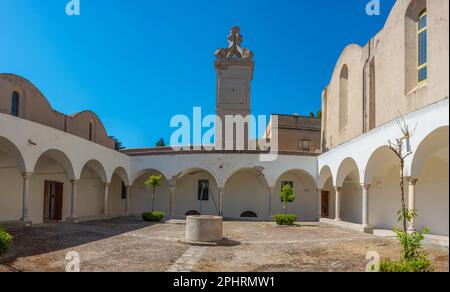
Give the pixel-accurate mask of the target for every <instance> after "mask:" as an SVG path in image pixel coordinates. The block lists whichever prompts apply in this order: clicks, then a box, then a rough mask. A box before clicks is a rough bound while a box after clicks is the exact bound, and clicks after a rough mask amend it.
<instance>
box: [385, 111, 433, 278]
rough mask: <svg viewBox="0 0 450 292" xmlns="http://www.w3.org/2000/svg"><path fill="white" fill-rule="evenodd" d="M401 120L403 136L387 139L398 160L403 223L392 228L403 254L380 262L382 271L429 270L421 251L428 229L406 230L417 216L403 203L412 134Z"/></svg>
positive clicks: (400, 219)
mask: <svg viewBox="0 0 450 292" xmlns="http://www.w3.org/2000/svg"><path fill="white" fill-rule="evenodd" d="M401 121H402V122H401V123H400V122H399V123H398V124H399V127H400V129H401V131H402V134H403V137H402V138H397V139H395V141H389V148H390V149H391V150H392V152H394V153H395V155H396V156H397V157H398V159H399V162H400V197H401V209H400V210H399V211H398V213H397V215H398V221H399V223H401V224H402V225H403V230H398V229H394V232H395V233H396V234H397V239H398V240H399V242H400V245H401V246H402V248H403V254H402V257H401V260H400V261H399V262H395V261H391V260H385V261H382V262H381V270H382V271H406V272H429V271H432V270H433V268H432V266H431V262H430V261H429V260H428V259H427V257H426V254H425V253H423V252H422V251H421V249H422V241H423V240H424V239H425V237H424V235H425V234H426V233H428V229H427V228H424V229H423V230H422V231H421V232H417V231H412V232H411V233H409V232H408V225H409V224H410V223H411V222H412V221H413V220H414V219H415V218H416V217H417V210H409V209H407V208H406V203H405V173H404V169H405V160H406V158H407V157H408V156H410V155H411V154H412V151H411V149H410V145H409V140H410V138H411V136H412V135H413V131H411V130H410V128H409V126H408V125H407V124H406V122H405V121H404V119H403V118H402V120H401Z"/></svg>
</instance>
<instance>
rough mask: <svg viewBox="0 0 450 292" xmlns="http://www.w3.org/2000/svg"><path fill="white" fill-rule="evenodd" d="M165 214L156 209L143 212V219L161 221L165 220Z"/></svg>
mask: <svg viewBox="0 0 450 292" xmlns="http://www.w3.org/2000/svg"><path fill="white" fill-rule="evenodd" d="M164 217H165V214H164V213H163V212H159V211H154V212H148V213H144V214H142V219H143V220H144V221H147V222H161V221H163V220H164Z"/></svg>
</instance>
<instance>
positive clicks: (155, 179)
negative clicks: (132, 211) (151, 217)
mask: <svg viewBox="0 0 450 292" xmlns="http://www.w3.org/2000/svg"><path fill="white" fill-rule="evenodd" d="M161 179H162V176H161V175H152V176H151V177H149V178H148V179H147V180H146V181H145V184H146V185H147V187H148V188H149V189H152V212H153V211H155V191H156V188H157V187H159V186H160V185H161Z"/></svg>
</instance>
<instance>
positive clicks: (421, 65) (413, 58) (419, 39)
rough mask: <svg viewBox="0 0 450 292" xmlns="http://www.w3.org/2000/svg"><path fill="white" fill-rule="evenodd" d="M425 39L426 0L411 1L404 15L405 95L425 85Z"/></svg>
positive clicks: (426, 74)
mask: <svg viewBox="0 0 450 292" xmlns="http://www.w3.org/2000/svg"><path fill="white" fill-rule="evenodd" d="M427 38H428V15H427V0H414V1H411V3H410V4H409V7H408V9H407V10H406V14H405V44H404V47H405V94H410V93H411V92H414V91H415V90H416V89H417V88H419V87H421V86H422V85H425V84H426V83H427V80H428V65H427V64H428V63H427V62H428V56H427V46H428V44H427V43H428V39H427Z"/></svg>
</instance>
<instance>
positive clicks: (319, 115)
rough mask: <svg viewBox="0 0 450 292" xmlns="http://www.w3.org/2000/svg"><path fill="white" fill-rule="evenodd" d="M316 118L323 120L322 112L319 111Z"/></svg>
mask: <svg viewBox="0 0 450 292" xmlns="http://www.w3.org/2000/svg"><path fill="white" fill-rule="evenodd" d="M316 117H317V118H318V119H322V111H318V112H317V115H316Z"/></svg>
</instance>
